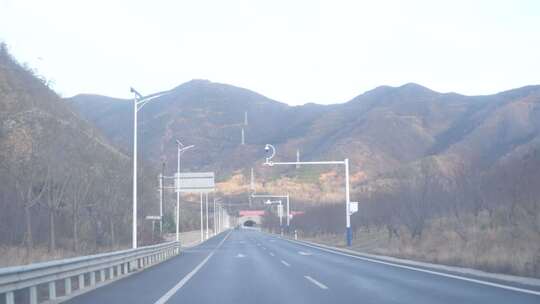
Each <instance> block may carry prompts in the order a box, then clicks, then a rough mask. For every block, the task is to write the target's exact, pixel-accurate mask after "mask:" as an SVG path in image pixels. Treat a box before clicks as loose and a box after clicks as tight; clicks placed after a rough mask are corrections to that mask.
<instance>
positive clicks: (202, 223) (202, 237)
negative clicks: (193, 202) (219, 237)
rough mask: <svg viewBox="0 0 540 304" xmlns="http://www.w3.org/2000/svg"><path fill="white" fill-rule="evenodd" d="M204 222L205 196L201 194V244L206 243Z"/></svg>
mask: <svg viewBox="0 0 540 304" xmlns="http://www.w3.org/2000/svg"><path fill="white" fill-rule="evenodd" d="M203 225H204V220H203V194H202V192H201V243H202V242H203V241H204V232H203V230H204V228H203V227H204V226H203Z"/></svg>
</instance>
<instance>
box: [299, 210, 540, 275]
mask: <svg viewBox="0 0 540 304" xmlns="http://www.w3.org/2000/svg"><path fill="white" fill-rule="evenodd" d="M494 221H495V220H494V219H491V218H490V217H489V216H488V215H487V214H480V215H479V216H478V217H473V216H468V217H466V218H461V219H460V220H459V221H458V220H456V219H448V218H442V219H437V220H433V221H431V222H430V223H429V224H428V226H427V227H426V229H425V231H424V232H423V234H422V236H421V237H420V238H415V239H413V238H411V237H410V233H408V232H407V231H406V230H405V229H400V231H399V237H396V236H393V237H389V235H388V232H387V230H386V229H384V228H383V227H379V228H378V229H370V230H369V231H368V230H366V229H362V230H359V231H356V233H355V235H354V242H353V248H352V249H353V250H358V251H361V252H366V253H373V254H380V255H386V256H393V257H399V258H406V259H412V260H417V261H424V262H432V263H438V264H444V265H451V266H461V267H469V268H475V269H480V270H484V271H489V272H494V273H505V274H513V275H521V276H529V277H537V278H538V277H540V234H539V233H538V232H537V231H535V229H531V227H534V226H531V225H530V223H529V224H527V223H525V222H521V223H519V224H500V223H499V224H497V225H495V224H494ZM307 239H309V240H312V241H316V242H320V243H323V244H328V245H333V246H338V247H341V246H344V237H343V236H342V235H332V234H330V235H329V234H324V235H317V236H315V237H310V238H307Z"/></svg>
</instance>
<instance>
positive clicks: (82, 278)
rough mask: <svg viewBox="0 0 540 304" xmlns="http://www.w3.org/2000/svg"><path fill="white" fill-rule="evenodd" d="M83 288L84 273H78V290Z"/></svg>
mask: <svg viewBox="0 0 540 304" xmlns="http://www.w3.org/2000/svg"><path fill="white" fill-rule="evenodd" d="M82 289H84V274H80V275H79V290H82Z"/></svg>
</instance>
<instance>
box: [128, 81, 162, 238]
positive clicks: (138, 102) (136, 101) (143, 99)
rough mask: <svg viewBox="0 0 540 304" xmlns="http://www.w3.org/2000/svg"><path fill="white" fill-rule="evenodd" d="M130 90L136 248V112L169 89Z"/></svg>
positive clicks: (135, 236)
mask: <svg viewBox="0 0 540 304" xmlns="http://www.w3.org/2000/svg"><path fill="white" fill-rule="evenodd" d="M130 92H131V93H133V94H134V95H135V97H134V98H133V229H132V230H133V231H132V232H133V236H132V242H133V243H132V247H133V248H137V112H139V110H140V109H142V107H144V106H145V105H146V104H147V103H148V102H150V101H151V100H153V99H155V98H158V97H160V96H163V95H166V94H169V93H170V91H166V92H161V93H156V94H151V95H148V96H142V95H141V94H140V93H139V92H137V91H136V90H135V89H134V88H130Z"/></svg>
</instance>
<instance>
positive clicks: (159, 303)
mask: <svg viewBox="0 0 540 304" xmlns="http://www.w3.org/2000/svg"><path fill="white" fill-rule="evenodd" d="M231 232H232V231H229V233H228V234H227V235H226V236H225V237H224V238H223V240H221V242H219V244H218V245H217V247H216V248H214V250H212V252H211V253H210V254H209V255H208V256H207V257H206V258H205V259H204V260H203V261H202V262H201V263H200V264H199V265H197V267H195V269H193V270H192V271H191V272H190V273H188V274H187V275H186V276H185V277H184V278H183V279H182V280H180V281H179V282H178V283H177V284H176V285H175V286H174V287H173V288H171V289H170V290H169V291H167V293H166V294H164V295H163V296H162V297H161V298H159V300H157V301H156V302H155V303H154V304H164V303H166V302H167V301H168V300H169V299H170V298H171V297H172V296H173V295H174V294H175V293H176V292H177V291H178V290H180V288H182V287H183V286H184V285H186V283H187V282H188V281H189V280H190V279H191V278H192V277H193V276H194V275H195V274H196V273H197V272H198V271H199V270H200V269H201V268H202V267H203V266H204V264H206V262H208V260H210V258H211V257H212V256H213V255H214V253H215V252H216V250H217V249H218V248H219V247H221V245H222V244H223V242H225V240H226V239H227V238H228V237H229V235H230V234H231Z"/></svg>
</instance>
